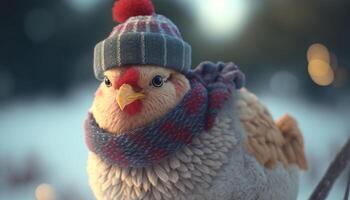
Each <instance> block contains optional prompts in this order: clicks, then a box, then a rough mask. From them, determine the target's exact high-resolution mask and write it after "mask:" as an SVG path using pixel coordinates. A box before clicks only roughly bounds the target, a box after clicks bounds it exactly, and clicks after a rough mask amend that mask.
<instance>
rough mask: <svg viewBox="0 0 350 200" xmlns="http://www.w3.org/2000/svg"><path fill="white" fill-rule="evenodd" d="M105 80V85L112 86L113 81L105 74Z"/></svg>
mask: <svg viewBox="0 0 350 200" xmlns="http://www.w3.org/2000/svg"><path fill="white" fill-rule="evenodd" d="M104 82H105V85H106V86H107V87H111V86H112V83H111V81H110V80H109V79H108V78H107V76H105V78H104Z"/></svg>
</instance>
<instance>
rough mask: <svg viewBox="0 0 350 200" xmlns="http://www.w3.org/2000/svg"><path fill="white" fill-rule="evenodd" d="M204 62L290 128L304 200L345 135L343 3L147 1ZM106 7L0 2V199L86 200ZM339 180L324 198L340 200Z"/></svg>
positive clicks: (347, 55) (84, 2)
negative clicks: (234, 77) (300, 145)
mask: <svg viewBox="0 0 350 200" xmlns="http://www.w3.org/2000/svg"><path fill="white" fill-rule="evenodd" d="M154 4H155V7H156V10H157V13H160V14H164V15H166V16H167V17H169V18H170V19H171V20H173V21H174V22H175V24H177V26H178V27H179V29H180V31H181V32H182V35H183V37H184V38H185V40H186V41H188V42H189V43H190V44H191V45H192V48H193V66H194V67H195V66H196V65H198V64H199V63H200V62H201V61H204V60H210V61H226V62H228V61H233V62H235V63H236V64H237V65H239V66H240V68H241V70H242V71H244V72H245V74H246V76H247V87H248V88H249V89H250V90H251V91H253V92H254V93H256V94H257V95H258V96H259V97H260V98H261V100H262V101H263V102H264V103H265V104H266V105H267V106H268V107H269V109H270V111H271V113H272V115H273V116H274V117H275V118H277V117H279V116H281V115H282V114H284V113H285V112H289V113H291V114H292V115H293V116H295V117H296V118H297V119H298V120H299V124H300V127H301V129H302V131H303V133H304V137H305V143H306V152H307V157H308V160H309V163H310V169H309V170H308V171H307V172H304V173H302V174H301V184H300V194H299V199H306V198H307V197H308V196H309V195H310V193H311V192H312V190H313V188H314V187H315V185H316V183H318V181H319V180H320V178H321V177H322V175H323V174H324V172H325V170H326V168H327V166H328V165H329V163H330V162H331V160H332V159H333V158H334V156H335V154H336V152H337V151H338V150H339V149H340V148H341V146H342V145H343V144H344V143H345V140H346V139H347V138H348V137H349V135H350V125H349V117H350V105H349V102H350V84H349V83H350V37H349V35H350V26H349V25H350V13H349V10H350V1H348V0H333V1H330V0H308V1H295V0H284V1H280V0H191V1H189V0H154ZM112 5H113V0H60V1H42V0H1V1H0V16H1V17H0V23H1V28H0V30H1V31H0V42H1V45H0V199H6V200H19V199H23V200H26V199H39V200H49V199H52V198H51V197H53V196H55V197H56V199H58V200H89V199H91V200H92V199H93V195H92V192H91V191H90V189H89V187H88V181H87V175H86V158H87V148H86V147H85V144H84V139H83V128H82V124H83V121H84V118H85V117H86V114H87V111H88V109H89V106H90V104H91V103H92V99H93V94H94V90H95V89H96V88H97V86H98V84H99V82H98V81H97V80H95V79H94V76H93V70H92V59H93V48H94V45H95V44H97V42H99V41H101V40H103V39H104V38H106V37H107V36H108V34H109V33H110V32H111V30H112V28H113V27H114V26H115V25H116V24H115V23H114V22H113V21H112V17H111V7H112ZM345 177H347V176H346V173H344V174H342V176H341V178H340V179H339V180H338V181H337V182H336V186H335V187H334V189H333V190H332V191H331V193H330V196H329V198H328V199H341V198H342V196H343V194H344V192H345V182H346V178H345Z"/></svg>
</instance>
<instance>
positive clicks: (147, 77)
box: [92, 66, 190, 134]
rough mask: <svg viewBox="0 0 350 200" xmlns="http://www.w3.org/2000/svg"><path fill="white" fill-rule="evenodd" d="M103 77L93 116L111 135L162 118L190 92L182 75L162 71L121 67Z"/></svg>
mask: <svg viewBox="0 0 350 200" xmlns="http://www.w3.org/2000/svg"><path fill="white" fill-rule="evenodd" d="M104 75H105V78H104V81H103V82H102V83H101V85H100V86H99V88H98V90H97V91H96V95H95V99H94V103H93V107H92V113H93V115H94V117H95V119H96V122H97V123H98V125H99V126H100V127H101V128H103V129H104V130H106V131H108V132H110V133H112V134H118V133H122V132H124V131H128V130H131V129H134V128H138V127H141V126H143V125H146V124H147V123H149V122H151V121H153V120H155V119H158V118H160V117H161V116H163V115H165V114H166V113H168V112H169V111H170V110H171V109H172V108H174V107H175V106H176V105H177V104H178V103H179V102H180V101H181V100H182V98H183V96H184V95H185V94H186V93H187V92H188V91H189V90H190V83H189V81H188V79H187V78H186V77H185V76H184V75H183V74H181V73H179V72H176V71H174V70H172V69H167V68H163V67H156V66H128V67H118V68H112V69H110V70H107V71H106V72H105V73H104Z"/></svg>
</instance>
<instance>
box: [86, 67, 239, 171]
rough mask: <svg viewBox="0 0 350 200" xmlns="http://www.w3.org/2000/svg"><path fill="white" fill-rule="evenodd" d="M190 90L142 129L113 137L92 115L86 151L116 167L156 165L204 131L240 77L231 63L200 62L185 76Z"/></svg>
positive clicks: (235, 86) (88, 122)
mask: <svg viewBox="0 0 350 200" xmlns="http://www.w3.org/2000/svg"><path fill="white" fill-rule="evenodd" d="M187 78H188V79H189V80H190V84H191V90H190V91H189V92H188V93H187V94H185V96H184V97H183V99H182V100H181V102H180V103H179V104H178V105H177V106H176V107H175V108H173V109H172V110H171V111H170V112H168V113H167V114H165V115H164V116H163V117H161V118H160V119H158V120H155V121H153V122H151V123H149V124H147V125H145V126H143V127H139V128H136V129H134V130H130V131H126V132H124V133H121V134H118V135H113V134H110V133H108V132H106V131H104V130H103V129H101V128H100V127H99V126H98V124H97V123H96V121H95V119H94V117H93V115H92V113H89V114H88V118H87V119H86V121H85V140H86V144H87V146H88V148H89V150H90V151H92V152H94V153H96V154H97V155H99V156H100V157H101V158H102V159H103V160H104V161H105V162H107V163H109V164H113V165H118V166H120V167H146V166H150V165H153V164H155V163H158V162H160V161H161V160H163V159H164V158H167V157H168V156H170V155H172V154H174V153H175V152H177V151H178V150H180V149H181V148H183V147H184V146H185V145H189V144H191V143H192V140H193V138H194V137H197V136H198V135H199V134H201V133H203V132H204V131H208V130H210V129H211V127H212V126H213V124H214V121H215V118H216V116H217V114H218V112H219V111H220V109H221V108H222V107H223V105H224V103H225V102H226V101H227V100H228V99H230V97H231V96H232V95H231V94H232V91H233V90H234V89H239V88H241V87H242V85H243V82H244V75H243V74H242V73H241V72H240V71H239V69H238V68H237V67H236V66H235V65H234V64H233V63H227V64H225V63H218V64H214V63H211V62H204V63H202V64H200V65H199V66H198V67H197V69H195V70H194V71H192V72H190V73H189V74H187Z"/></svg>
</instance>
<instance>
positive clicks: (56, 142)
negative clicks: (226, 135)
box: [0, 86, 349, 200]
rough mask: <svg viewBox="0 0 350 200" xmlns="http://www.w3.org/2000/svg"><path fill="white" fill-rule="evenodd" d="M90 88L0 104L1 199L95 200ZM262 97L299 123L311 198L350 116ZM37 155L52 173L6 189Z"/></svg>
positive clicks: (304, 186)
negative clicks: (63, 195)
mask: <svg viewBox="0 0 350 200" xmlns="http://www.w3.org/2000/svg"><path fill="white" fill-rule="evenodd" d="M88 88H89V89H76V90H74V92H72V93H71V94H70V95H68V96H67V97H66V98H64V99H55V97H42V98H36V99H30V100H29V99H25V100H19V101H16V102H11V103H8V104H5V105H0V158H2V160H1V161H0V162H2V164H1V163H0V199H6V200H19V199H23V200H26V199H34V198H35V197H34V191H35V188H36V187H37V185H38V184H40V183H43V182H44V183H48V184H51V185H52V186H53V187H54V188H55V190H57V191H58V193H59V192H60V191H67V190H69V191H73V192H72V194H75V195H76V197H74V198H73V197H71V198H70V199H82V200H89V199H93V196H92V193H91V191H90V189H89V187H88V181H87V175H86V157H87V149H86V147H85V144H84V140H83V129H82V123H83V121H84V118H85V117H86V113H87V110H88V108H89V106H90V103H91V102H92V98H93V97H92V94H93V93H94V91H93V90H92V89H93V88H95V86H91V87H88ZM261 99H262V101H263V102H264V103H265V104H266V105H267V106H268V107H269V109H270V111H271V113H272V114H273V116H274V117H275V118H277V117H279V116H281V115H282V114H283V113H285V112H289V113H291V114H292V115H293V116H295V117H296V118H297V119H298V121H299V123H300V126H301V129H302V130H303V132H304V137H305V143H306V151H307V155H308V158H309V162H310V170H309V171H308V172H306V173H302V174H301V177H302V178H301V184H300V195H299V199H307V197H308V196H309V194H310V192H311V191H312V189H313V188H314V186H315V184H316V183H317V182H318V181H319V179H320V177H321V176H322V175H323V173H324V172H325V170H326V167H327V166H328V164H329V163H330V160H331V158H333V157H334V155H335V153H336V152H337V151H338V150H339V149H340V147H341V146H342V144H343V143H344V142H345V138H346V136H347V134H349V132H348V133H347V131H349V124H347V122H346V119H348V118H349V115H347V113H346V112H344V111H343V110H341V109H338V108H336V107H332V108H327V107H323V106H322V105H316V104H314V103H311V102H304V101H302V100H300V99H293V98H292V99H291V98H288V99H283V98H277V97H273V96H268V95H266V94H265V95H262V96H261ZM33 153H34V154H37V155H38V156H39V158H40V159H39V160H40V161H41V162H42V163H44V166H43V171H44V172H45V174H47V175H46V176H44V178H41V179H40V181H37V182H36V183H33V184H32V185H30V186H26V187H20V188H16V189H8V188H4V186H3V185H2V181H1V180H2V179H3V176H6V173H4V171H2V172H1V170H2V168H1V166H3V164H5V163H4V162H11V163H15V166H18V167H23V166H20V165H21V164H22V162H21V161H22V160H23V159H25V157H26V156H28V155H31V154H33ZM343 176H344V175H343ZM343 182H344V181H343ZM341 183H342V182H341V181H338V183H337V185H336V187H335V188H334V189H333V190H332V192H331V194H330V197H329V199H341V198H342V196H343V194H344V189H345V188H344V185H342V184H341ZM1 187H3V188H1ZM78 197H79V198H78ZM59 199H60V198H59Z"/></svg>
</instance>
